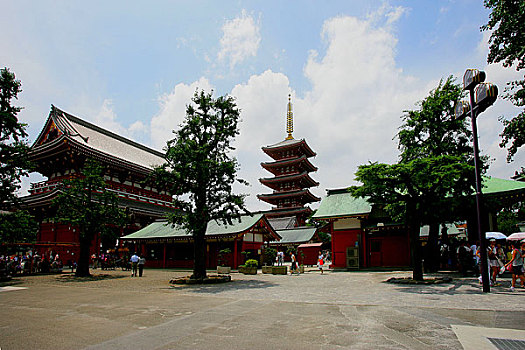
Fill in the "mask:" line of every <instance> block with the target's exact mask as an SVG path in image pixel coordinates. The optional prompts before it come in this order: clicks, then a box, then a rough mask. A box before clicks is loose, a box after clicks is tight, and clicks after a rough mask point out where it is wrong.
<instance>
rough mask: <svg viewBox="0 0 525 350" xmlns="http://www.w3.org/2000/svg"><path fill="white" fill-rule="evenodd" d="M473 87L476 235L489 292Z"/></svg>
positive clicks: (471, 111)
mask: <svg viewBox="0 0 525 350" xmlns="http://www.w3.org/2000/svg"><path fill="white" fill-rule="evenodd" d="M474 107H475V104H474V89H470V119H471V120H472V137H473V138H474V141H473V143H474V169H475V174H476V216H477V223H478V237H479V243H480V248H479V252H480V260H481V279H482V282H483V292H484V293H489V292H490V281H489V271H488V265H487V262H488V260H487V242H486V239H485V234H484V231H483V229H482V227H481V215H482V211H481V209H482V203H483V195H482V193H481V174H480V170H479V147H478V128H477V125H476V117H477V116H476V112H475V111H474Z"/></svg>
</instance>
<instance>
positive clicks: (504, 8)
mask: <svg viewBox="0 0 525 350" xmlns="http://www.w3.org/2000/svg"><path fill="white" fill-rule="evenodd" d="M485 7H486V8H488V9H490V10H491V13H490V15H489V21H488V23H487V24H486V25H484V26H483V27H481V29H482V30H490V31H492V33H491V35H490V39H489V54H488V57H487V61H488V63H498V62H502V63H503V66H504V67H511V66H513V65H515V67H516V70H518V71H520V70H522V69H524V68H525V25H524V23H525V1H523V0H485ZM505 91H506V94H505V95H504V98H506V99H508V100H510V101H511V102H512V103H513V104H514V105H515V106H517V107H520V108H523V107H524V106H525V76H524V79H522V80H517V81H512V82H509V83H508V86H507V88H506V89H505ZM502 122H503V125H504V129H503V132H502V133H501V135H500V136H501V137H502V141H501V143H500V146H501V147H508V148H507V151H508V155H507V161H508V162H510V161H512V158H513V157H514V155H515V154H516V152H517V151H518V149H519V148H520V147H521V146H523V145H524V144H525V108H523V109H522V111H521V112H520V113H519V114H518V115H517V116H515V117H513V118H511V119H510V120H506V119H502Z"/></svg>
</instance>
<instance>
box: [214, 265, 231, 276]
mask: <svg viewBox="0 0 525 350" xmlns="http://www.w3.org/2000/svg"><path fill="white" fill-rule="evenodd" d="M230 272H232V268H231V267H229V266H217V273H218V274H222V275H229V274H230Z"/></svg>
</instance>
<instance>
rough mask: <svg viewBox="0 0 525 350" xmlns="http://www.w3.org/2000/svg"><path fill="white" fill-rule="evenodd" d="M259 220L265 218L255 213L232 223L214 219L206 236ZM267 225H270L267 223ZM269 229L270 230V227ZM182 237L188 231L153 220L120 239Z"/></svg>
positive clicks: (242, 229)
mask: <svg viewBox="0 0 525 350" xmlns="http://www.w3.org/2000/svg"><path fill="white" fill-rule="evenodd" d="M260 220H265V221H266V219H265V218H264V215H263V214H256V215H253V216H250V215H243V216H241V218H240V221H238V220H233V225H223V224H219V223H217V222H216V221H210V222H209V223H208V227H207V229H206V236H220V235H234V234H238V233H242V232H245V231H248V230H249V229H251V228H252V227H253V226H255V224H256V223H258V222H259V221H260ZM267 226H268V227H271V226H270V225H269V224H268V225H267ZM270 230H272V229H271V228H270ZM169 238H171V239H177V238H179V239H182V238H191V236H190V235H189V234H188V232H187V231H186V230H184V229H181V228H179V227H172V226H171V224H167V222H166V221H158V222H154V223H152V224H150V225H148V226H146V227H144V228H143V229H141V230H138V231H137V232H134V233H132V234H130V235H127V236H124V237H122V239H129V240H134V239H169Z"/></svg>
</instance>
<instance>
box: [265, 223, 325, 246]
mask: <svg viewBox="0 0 525 350" xmlns="http://www.w3.org/2000/svg"><path fill="white" fill-rule="evenodd" d="M316 230H317V228H315V227H313V226H307V227H297V228H293V229H287V230H279V231H277V233H278V234H279V236H281V237H282V238H281V240H280V241H274V242H270V244H291V243H306V242H308V241H310V240H311V239H312V238H313V236H314V234H315V231H316Z"/></svg>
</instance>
